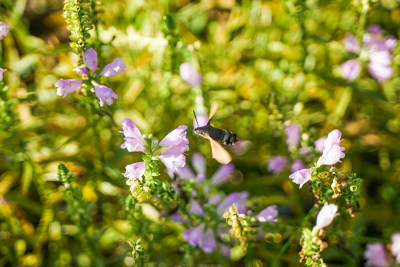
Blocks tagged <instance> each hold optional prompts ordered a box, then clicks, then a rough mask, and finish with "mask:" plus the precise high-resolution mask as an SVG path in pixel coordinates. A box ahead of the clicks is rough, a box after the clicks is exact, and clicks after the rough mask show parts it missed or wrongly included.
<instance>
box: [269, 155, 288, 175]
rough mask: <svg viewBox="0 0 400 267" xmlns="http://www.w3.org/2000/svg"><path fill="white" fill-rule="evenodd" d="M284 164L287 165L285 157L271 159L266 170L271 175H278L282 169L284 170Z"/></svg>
mask: <svg viewBox="0 0 400 267" xmlns="http://www.w3.org/2000/svg"><path fill="white" fill-rule="evenodd" d="M286 163H287V159H286V157H283V156H276V157H272V158H270V159H269V161H268V167H267V169H268V170H269V171H270V172H272V173H273V174H279V173H280V172H282V171H283V169H285V166H286Z"/></svg>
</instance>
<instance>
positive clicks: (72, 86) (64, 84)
mask: <svg viewBox="0 0 400 267" xmlns="http://www.w3.org/2000/svg"><path fill="white" fill-rule="evenodd" d="M82 83H83V82H82V81H81V80H76V79H69V80H64V79H59V80H58V81H57V82H56V84H55V87H57V95H58V96H62V97H65V96H66V95H68V94H70V93H72V92H75V91H76V90H77V89H78V88H79V87H81V85H82Z"/></svg>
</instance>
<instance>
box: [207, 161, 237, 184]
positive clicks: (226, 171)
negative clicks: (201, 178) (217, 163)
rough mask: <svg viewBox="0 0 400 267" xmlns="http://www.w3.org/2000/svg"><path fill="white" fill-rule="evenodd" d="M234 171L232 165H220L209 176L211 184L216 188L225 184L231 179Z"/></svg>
mask: <svg viewBox="0 0 400 267" xmlns="http://www.w3.org/2000/svg"><path fill="white" fill-rule="evenodd" d="M234 170H235V166H234V165H233V164H227V165H221V167H219V168H218V170H217V171H216V172H215V173H214V174H213V176H211V184H212V185H216V186H217V185H221V184H224V183H226V182H227V181H228V180H229V179H230V178H231V176H232V173H233V171H234Z"/></svg>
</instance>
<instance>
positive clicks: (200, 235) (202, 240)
mask: <svg viewBox="0 0 400 267" xmlns="http://www.w3.org/2000/svg"><path fill="white" fill-rule="evenodd" d="M204 227H205V226H204V223H201V224H199V225H198V226H196V227H193V228H191V229H188V230H186V231H185V232H183V239H185V241H186V242H188V243H189V244H190V245H191V246H192V247H200V248H201V249H202V250H203V251H204V252H205V253H211V252H213V251H214V250H215V248H216V246H217V245H216V240H215V235H214V232H213V231H212V230H211V229H207V230H206V231H205V232H204Z"/></svg>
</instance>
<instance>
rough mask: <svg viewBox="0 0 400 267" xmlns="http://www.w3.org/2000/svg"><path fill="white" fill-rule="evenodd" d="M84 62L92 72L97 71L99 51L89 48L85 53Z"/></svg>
mask: <svg viewBox="0 0 400 267" xmlns="http://www.w3.org/2000/svg"><path fill="white" fill-rule="evenodd" d="M82 59H83V63H84V64H85V65H86V67H87V68H88V69H89V70H91V71H92V72H96V69H97V52H96V50H94V49H93V48H89V49H88V50H86V51H85V53H84V54H83V57H82Z"/></svg>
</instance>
